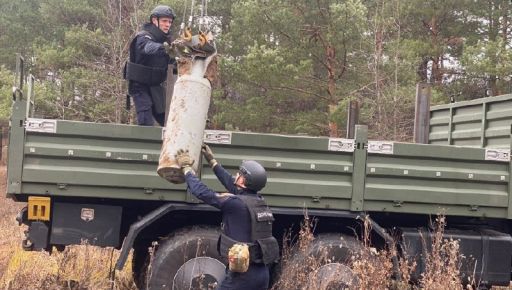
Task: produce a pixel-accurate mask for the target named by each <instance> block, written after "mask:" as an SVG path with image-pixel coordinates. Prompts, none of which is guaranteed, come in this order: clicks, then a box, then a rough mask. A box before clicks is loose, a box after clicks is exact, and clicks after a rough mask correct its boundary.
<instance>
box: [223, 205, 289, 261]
mask: <svg viewBox="0 0 512 290" xmlns="http://www.w3.org/2000/svg"><path fill="white" fill-rule="evenodd" d="M236 198H239V199H240V200H242V201H243V202H244V204H245V205H246V206H247V209H248V210H249V214H250V216H251V241H252V242H251V243H245V244H247V245H248V246H249V253H250V261H251V263H263V264H271V263H274V262H277V260H279V245H278V243H277V240H276V238H274V237H273V236H272V223H273V222H274V215H273V214H272V212H271V211H270V209H269V208H268V206H267V204H266V203H265V201H264V200H263V199H260V198H258V197H257V196H256V195H254V196H249V195H236ZM237 243H243V242H239V241H236V240H234V239H232V238H230V237H228V236H227V235H226V234H224V233H222V234H221V235H220V239H219V252H220V255H221V256H222V257H227V256H228V252H229V249H230V248H231V247H232V246H233V245H234V244H237Z"/></svg>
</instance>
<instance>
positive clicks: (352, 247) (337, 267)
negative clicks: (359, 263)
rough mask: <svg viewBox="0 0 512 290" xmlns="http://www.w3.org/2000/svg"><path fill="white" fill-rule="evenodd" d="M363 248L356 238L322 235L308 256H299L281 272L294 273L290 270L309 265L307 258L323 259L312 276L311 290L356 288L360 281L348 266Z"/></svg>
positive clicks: (302, 254) (316, 240)
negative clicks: (289, 268) (305, 264)
mask: <svg viewBox="0 0 512 290" xmlns="http://www.w3.org/2000/svg"><path fill="white" fill-rule="evenodd" d="M362 248H363V247H362V245H361V243H360V242H359V241H358V240H356V239H355V238H354V237H352V236H347V235H342V234H336V233H327V234H319V235H318V236H317V237H316V238H315V240H314V241H313V242H312V243H311V245H310V246H309V248H308V250H307V251H306V253H297V254H295V255H294V256H293V257H292V258H291V261H289V262H288V263H286V265H285V266H284V267H285V268H282V269H281V273H290V272H289V270H288V269H286V267H292V268H291V269H293V268H295V267H296V265H302V264H304V263H307V259H306V257H314V258H318V257H322V261H321V262H322V265H321V266H320V267H318V268H317V269H316V270H315V271H313V272H311V273H309V275H308V283H307V284H308V285H307V289H327V290H331V289H332V290H334V289H353V288H354V287H355V286H357V278H356V276H355V274H354V273H353V272H352V270H351V269H350V267H348V266H347V264H349V263H350V261H351V258H352V256H353V255H354V254H356V253H357V252H358V251H360V250H361V249H362ZM298 286H299V288H300V287H304V285H298Z"/></svg>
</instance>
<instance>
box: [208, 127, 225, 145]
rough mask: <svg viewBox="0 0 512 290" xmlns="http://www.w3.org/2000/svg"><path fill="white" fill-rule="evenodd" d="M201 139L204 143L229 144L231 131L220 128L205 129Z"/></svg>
mask: <svg viewBox="0 0 512 290" xmlns="http://www.w3.org/2000/svg"><path fill="white" fill-rule="evenodd" d="M203 140H204V142H205V143H213V144H231V132H229V131H221V130H205V131H204V137H203Z"/></svg>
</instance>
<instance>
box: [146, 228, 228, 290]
mask: <svg viewBox="0 0 512 290" xmlns="http://www.w3.org/2000/svg"><path fill="white" fill-rule="evenodd" d="M219 235H220V231H219V230H218V229H213V228H209V227H192V228H186V229H182V230H179V231H177V232H175V233H174V234H173V235H172V236H171V237H170V238H169V239H164V240H162V241H161V242H160V245H159V246H158V248H157V250H156V252H155V256H154V258H153V261H152V262H151V267H150V270H149V273H148V275H149V281H148V285H149V289H173V290H181V289H214V288H216V285H218V284H219V283H220V282H221V281H222V280H223V279H224V275H225V270H226V266H225V262H224V259H222V258H221V257H220V255H219V253H218V252H217V241H218V239H219Z"/></svg>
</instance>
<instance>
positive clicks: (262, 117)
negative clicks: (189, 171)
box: [0, 0, 512, 141]
mask: <svg viewBox="0 0 512 290" xmlns="http://www.w3.org/2000/svg"><path fill="white" fill-rule="evenodd" d="M206 2H207V5H208V6H207V12H208V15H209V21H210V23H212V25H214V26H212V30H213V31H214V32H215V34H216V39H217V47H218V51H219V54H220V59H219V67H220V82H219V84H220V85H219V86H218V87H216V88H215V89H214V91H213V98H212V104H211V107H210V112H209V114H210V116H209V118H210V120H211V122H210V124H209V126H210V128H211V129H226V130H246V131H253V132H271V133H290V134H308V135H313V136H332V137H337V136H344V134H345V126H346V125H345V122H346V119H347V118H346V114H347V106H348V103H349V101H350V100H358V101H359V103H360V105H361V111H360V123H362V124H367V125H369V129H370V137H373V138H379V139H392V140H403V141H410V140H411V137H412V127H413V120H414V99H415V90H416V84H417V83H418V82H425V83H430V84H431V85H432V92H433V94H432V95H433V96H432V103H433V104H442V103H448V102H450V100H455V101H462V100H469V99H474V98H479V97H486V96H492V95H501V94H507V93H511V90H512V50H511V44H512V25H511V22H512V15H511V11H512V9H511V8H512V4H511V2H510V1H508V0H444V1H441V0H421V1H420V0H208V1H206ZM195 3H196V7H194V9H192V10H193V13H194V14H199V13H200V11H199V6H198V5H197V4H199V3H201V1H195ZM157 4H166V5H169V6H171V7H172V8H173V9H174V10H175V12H176V14H177V19H176V20H175V23H174V24H173V28H172V31H173V34H174V35H175V37H176V34H177V32H178V30H179V25H180V23H181V22H182V19H183V16H184V15H186V16H187V17H188V15H190V12H191V6H190V5H191V1H177V0H167V1H158V2H157V1H153V0H81V1H76V0H17V1H14V0H0V96H1V97H0V121H1V120H7V119H8V117H9V112H10V105H11V95H12V86H13V82H14V69H15V54H16V53H21V54H22V55H23V56H24V57H25V61H26V62H27V67H28V69H29V72H30V73H31V74H33V75H34V76H35V78H36V83H35V96H36V104H35V106H36V117H44V118H55V119H69V120H83V121H91V122H118V123H120V122H123V123H133V122H134V119H133V112H129V111H127V110H126V106H125V102H126V93H127V89H126V82H125V81H124V80H123V79H122V74H121V72H122V68H123V65H124V62H125V61H126V59H127V57H128V45H129V42H130V39H131V38H132V37H133V36H134V34H135V33H136V31H137V30H138V28H139V27H140V26H141V24H143V23H144V22H147V21H148V17H149V12H150V11H151V9H152V8H153V7H154V6H155V5H157ZM196 19H197V18H196Z"/></svg>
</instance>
